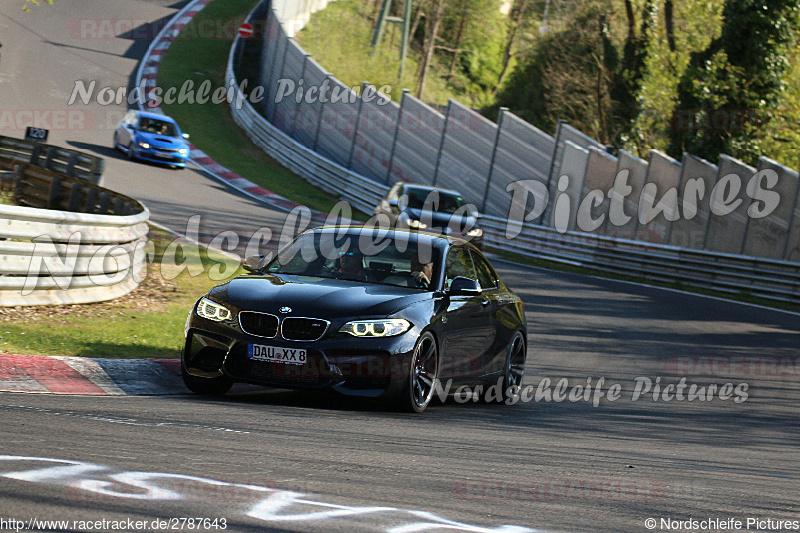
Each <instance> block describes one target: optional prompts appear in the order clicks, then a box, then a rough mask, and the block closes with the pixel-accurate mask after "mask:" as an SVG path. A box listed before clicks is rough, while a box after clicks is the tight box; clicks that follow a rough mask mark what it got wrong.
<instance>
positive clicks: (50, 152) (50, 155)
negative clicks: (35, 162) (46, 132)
mask: <svg viewBox="0 0 800 533" xmlns="http://www.w3.org/2000/svg"><path fill="white" fill-rule="evenodd" d="M57 151H58V148H56V147H55V146H50V147H48V148H47V152H45V154H46V155H45V158H44V168H46V169H47V170H53V159H54V158H55V157H56V153H57Z"/></svg>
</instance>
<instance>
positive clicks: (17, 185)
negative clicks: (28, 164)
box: [14, 165, 25, 202]
mask: <svg viewBox="0 0 800 533" xmlns="http://www.w3.org/2000/svg"><path fill="white" fill-rule="evenodd" d="M23 179H25V167H24V166H22V165H14V201H15V202H19V201H20V200H21V199H22V180H23Z"/></svg>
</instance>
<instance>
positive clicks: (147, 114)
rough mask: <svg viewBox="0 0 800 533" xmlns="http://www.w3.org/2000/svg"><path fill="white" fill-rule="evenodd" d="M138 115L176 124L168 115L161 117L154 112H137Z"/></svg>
mask: <svg viewBox="0 0 800 533" xmlns="http://www.w3.org/2000/svg"><path fill="white" fill-rule="evenodd" d="M136 113H137V114H138V115H139V117H142V118H155V119H158V120H163V121H165V122H172V123H175V120H174V119H173V118H171V117H168V116H167V115H161V114H159V113H153V112H152V111H137V112H136Z"/></svg>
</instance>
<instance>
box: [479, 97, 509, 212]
mask: <svg viewBox="0 0 800 533" xmlns="http://www.w3.org/2000/svg"><path fill="white" fill-rule="evenodd" d="M506 111H508V108H507V107H501V108H500V114H499V115H498V116H497V134H496V135H495V137H494V148H493V149H492V159H491V161H490V162H489V176H487V178H486V190H485V191H484V192H483V205H482V206H481V212H482V213H483V214H484V215H485V214H486V202H487V201H488V200H489V186H490V185H491V183H492V175H493V174H494V160H495V157H496V156H497V146H498V145H499V144H500V134H501V133H502V130H503V117H504V116H505V114H506Z"/></svg>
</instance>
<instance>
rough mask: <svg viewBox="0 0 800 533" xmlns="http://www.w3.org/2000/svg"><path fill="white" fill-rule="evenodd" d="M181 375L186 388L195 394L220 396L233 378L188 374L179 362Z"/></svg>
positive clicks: (230, 384)
mask: <svg viewBox="0 0 800 533" xmlns="http://www.w3.org/2000/svg"><path fill="white" fill-rule="evenodd" d="M181 377H183V382H184V384H186V388H187V389H189V390H190V391H192V392H194V393H195V394H204V395H207V396H222V395H223V394H225V393H226V392H228V391H229V390H230V389H231V387H232V386H233V380H231V379H230V378H229V377H228V376H219V377H216V378H199V377H197V376H193V375H191V374H189V373H188V372H187V371H186V368H184V366H183V364H181Z"/></svg>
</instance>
